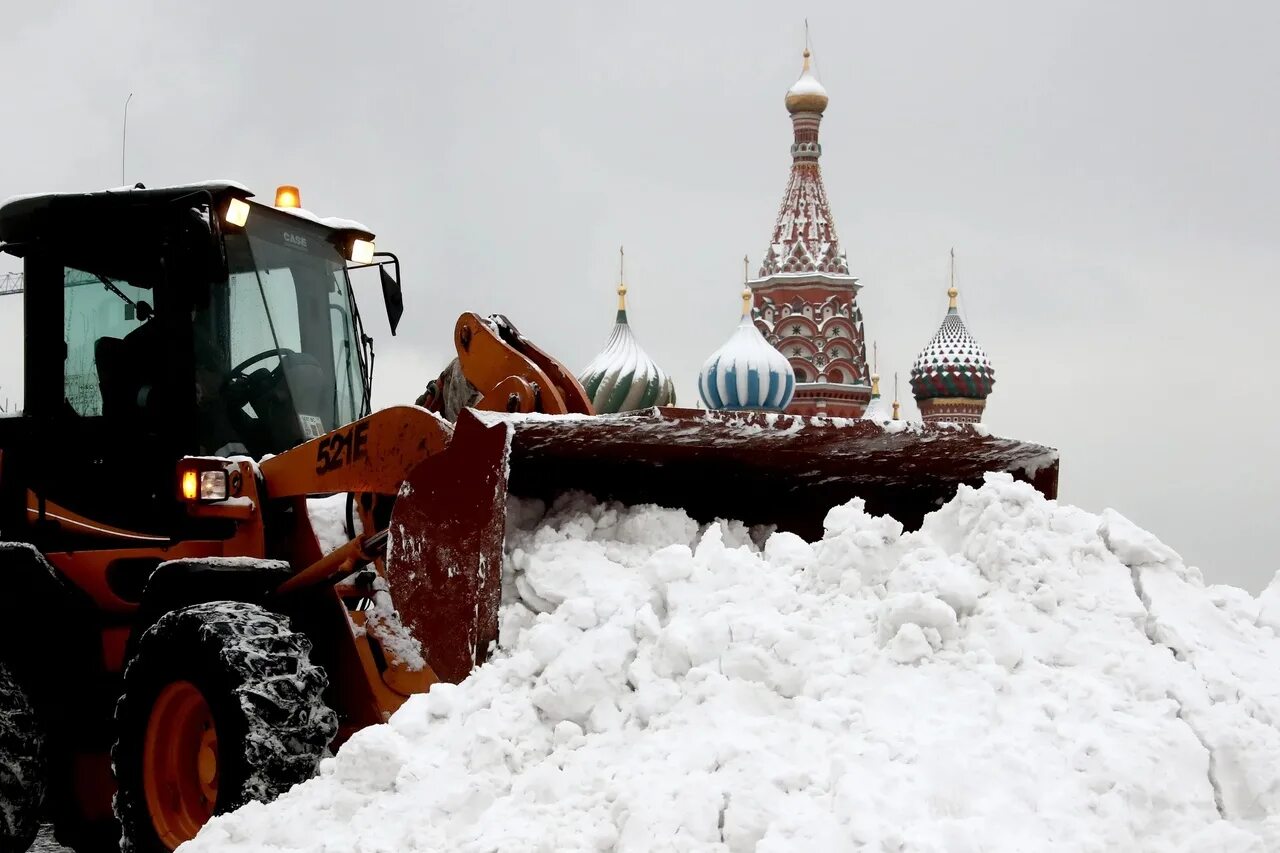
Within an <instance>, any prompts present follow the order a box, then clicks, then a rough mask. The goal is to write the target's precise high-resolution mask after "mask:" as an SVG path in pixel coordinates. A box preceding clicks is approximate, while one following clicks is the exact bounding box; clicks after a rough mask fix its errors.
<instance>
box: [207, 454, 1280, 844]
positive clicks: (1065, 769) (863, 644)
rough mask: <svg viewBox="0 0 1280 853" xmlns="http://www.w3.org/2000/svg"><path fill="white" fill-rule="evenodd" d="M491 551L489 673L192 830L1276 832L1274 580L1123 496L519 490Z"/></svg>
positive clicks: (284, 835) (865, 840) (1248, 840)
mask: <svg viewBox="0 0 1280 853" xmlns="http://www.w3.org/2000/svg"><path fill="white" fill-rule="evenodd" d="M671 543H677V544H671ZM760 543H762V547H758V545H759V544H760ZM505 571H506V573H507V577H506V578H505V581H506V583H505V588H506V598H507V600H506V601H505V603H504V607H503V610H502V638H503V639H502V647H501V649H500V651H499V653H498V654H497V655H496V656H495V658H494V659H493V660H492V661H491V662H490V663H489V664H487V665H486V666H484V667H482V668H481V669H480V670H478V671H477V672H476V673H475V674H474V675H473V676H472V677H471V678H470V679H468V680H467V681H466V682H465V683H463V684H462V685H458V686H452V685H440V686H437V687H436V688H434V689H433V690H432V691H431V692H430V693H429V694H427V695H425V696H420V697H415V698H414V699H412V700H411V701H410V702H408V703H407V704H406V705H405V707H404V708H403V709H401V711H400V712H399V713H397V714H396V715H395V716H394V717H393V718H392V720H391V722H390V723H389V724H387V725H384V726H377V727H373V728H370V729H366V730H364V731H362V732H360V733H358V734H357V735H356V736H355V737H354V738H353V739H352V740H351V741H350V742H349V743H348V744H346V745H345V746H344V747H343V749H342V750H341V751H340V752H339V754H338V755H337V756H336V758H333V759H330V760H327V761H326V762H325V763H324V765H323V767H322V773H321V776H320V777H319V778H317V779H315V780H313V781H311V782H308V783H306V784H304V785H300V786H298V787H296V788H294V789H293V790H292V791H290V792H289V793H288V794H286V795H285V796H283V797H282V798H280V800H278V801H277V802H276V803H274V804H271V805H261V804H257V803H254V804H250V805H249V806H247V807H245V808H243V809H241V810H240V811H239V812H237V813H235V814H233V815H229V816H225V817H221V818H217V819H215V820H214V821H212V822H211V823H210V824H209V825H208V826H207V827H206V828H205V830H204V831H203V832H202V833H201V835H200V836H199V837H198V838H197V839H196V840H195V841H193V842H191V843H190V845H189V846H188V847H184V848H183V850H184V851H219V853H229V851H249V850H253V851H300V850H308V851H367V852H368V853H372V851H426V850H432V851H435V850H442V851H443V850H451V851H452V850H459V851H495V850H501V851H525V850H527V851H543V850H545V851H561V850H618V851H653V850H708V851H726V850H728V851H741V850H761V851H790V850H808V851H842V850H869V851H919V853H923V852H924V851H948V852H949V853H950V851H956V853H963V851H1014V850H1036V851H1050V850H1062V851H1067V850H1069V851H1081V850H1144V851H1147V850H1153V851H1158V850H1187V851H1192V850H1194V851H1222V853H1226V851H1231V853H1249V852H1250V851H1256V852H1257V853H1263V851H1267V850H1277V849H1280V817H1273V816H1272V815H1276V814H1278V813H1280V728H1277V726H1280V677H1278V675H1277V674H1278V673H1280V639H1277V631H1278V630H1280V584H1274V583H1273V585H1272V587H1271V589H1269V590H1268V592H1267V593H1265V594H1264V595H1263V596H1262V597H1261V598H1260V599H1257V600H1255V599H1253V598H1251V597H1250V596H1248V595H1247V594H1246V593H1244V592H1242V591H1240V590H1235V589H1231V588H1225V587H1212V586H1211V587H1206V586H1205V585H1204V584H1203V582H1202V580H1201V578H1200V576H1199V573H1198V572H1197V571H1196V570H1195V569H1191V568H1188V567H1186V566H1185V565H1184V564H1183V563H1182V561H1181V560H1180V559H1179V557H1178V556H1177V555H1176V554H1175V553H1173V552H1172V551H1171V550H1170V549H1168V548H1167V547H1166V546H1164V545H1162V544H1161V543H1160V542H1159V541H1157V540H1156V539H1155V537H1153V536H1151V535H1150V534H1148V533H1146V532H1144V531H1142V530H1140V529H1138V528H1136V527H1135V526H1134V525H1132V524H1131V523H1129V522H1128V521H1126V520H1125V519H1124V518H1123V517H1121V516H1119V515H1118V514H1115V513H1112V512H1107V513H1104V514H1103V515H1102V516H1097V515H1092V514H1089V513H1086V512H1083V511H1081V510H1077V509H1074V508H1070V507H1066V506H1060V505H1058V504H1056V503H1054V502H1049V501H1045V500H1044V499H1043V498H1042V497H1041V496H1040V495H1038V494H1037V493H1036V492H1034V491H1033V490H1032V489H1031V488H1030V487H1029V486H1026V485H1024V484H1021V483H1015V482H1013V481H1012V479H1011V478H1009V477H1008V476H1007V475H990V476H989V477H988V480H987V483H986V485H985V486H983V487H982V488H981V489H969V488H963V489H961V491H960V493H959V494H958V495H957V496H956V498H955V499H954V500H952V501H951V502H950V503H949V504H947V505H946V506H945V507H943V508H942V509H940V510H939V511H938V512H936V513H934V514H932V515H931V516H930V517H929V518H928V519H927V520H926V522H925V525H924V527H923V529H922V530H920V531H919V532H917V533H912V534H905V535H904V534H903V532H902V528H901V526H900V525H899V524H898V523H897V522H895V521H893V520H892V519H889V518H878V517H871V516H869V515H867V514H866V513H865V512H864V511H863V509H862V507H861V505H860V502H857V501H854V502H851V503H850V504H847V505H845V506H841V507H837V508H835V509H833V510H832V511H831V512H830V513H829V515H828V516H827V519H826V534H825V536H824V538H823V539H822V541H820V542H815V543H807V542H804V541H802V540H801V539H799V538H797V537H795V536H792V535H790V534H786V533H775V534H773V535H767V532H766V531H761V530H747V529H745V528H743V526H742V525H740V524H736V523H721V524H718V525H714V526H710V527H707V528H705V529H700V528H699V527H698V526H697V525H696V524H694V523H693V522H692V521H690V520H689V519H688V518H687V517H686V516H685V515H684V514H683V513H681V512H678V511H670V510H661V509H656V508H653V507H643V508H632V509H623V508H620V507H616V506H603V505H595V504H593V503H591V502H589V501H587V500H585V499H581V498H574V499H570V500H567V501H564V502H562V503H561V504H558V505H557V506H555V507H554V508H552V509H551V511H550V512H548V513H547V514H546V515H545V517H544V516H543V510H542V507H540V506H535V505H530V504H515V503H513V505H512V508H511V511H510V518H509V533H508V559H507V562H506V566H505Z"/></svg>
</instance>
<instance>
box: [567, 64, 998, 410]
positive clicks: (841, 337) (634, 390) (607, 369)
mask: <svg viewBox="0 0 1280 853" xmlns="http://www.w3.org/2000/svg"><path fill="white" fill-rule="evenodd" d="M803 60H804V64H803V67H802V68H801V71H800V78H799V79H798V80H797V81H796V82H795V84H794V85H792V86H791V88H790V89H788V90H787V93H786V98H785V101H784V104H785V106H786V110H787V113H788V114H789V115H790V118H791V127H792V132H793V141H792V143H791V172H790V175H789V177H788V179H787V187H786V191H785V192H784V194H783V198H782V205H781V207H780V208H779V210H778V218H777V221H776V223H775V224H774V226H773V232H772V234H771V235H770V238H769V244H768V246H767V248H766V249H765V253H764V259H763V261H762V262H761V264H760V267H759V269H758V271H757V273H756V276H755V277H754V278H752V277H751V276H750V268H749V266H748V268H747V275H746V276H744V278H745V280H744V282H743V289H742V315H741V320H740V322H739V324H738V327H737V328H736V329H735V330H734V332H733V334H732V335H731V336H730V338H729V340H728V341H727V342H725V344H724V345H723V346H721V347H720V348H719V349H717V350H716V351H715V352H714V353H712V355H711V356H710V358H708V359H707V361H706V363H705V364H704V365H703V367H702V370H701V371H700V372H699V374H698V394H699V397H700V398H701V402H702V404H703V405H705V406H706V407H707V408H710V409H754V410H764V411H785V412H787V413H790V414H797V415H806V416H824V417H840V418H868V419H872V420H877V421H888V420H897V419H898V417H899V403H898V401H897V400H894V401H893V403H892V405H890V404H889V403H888V402H887V401H885V400H884V399H883V398H882V397H881V395H880V377H879V375H878V374H877V373H875V372H874V371H873V370H872V369H869V365H868V363H867V345H866V336H865V333H864V328H863V318H862V309H861V308H860V307H859V306H858V292H859V290H860V289H861V288H862V285H861V283H859V281H858V279H857V278H856V277H855V276H854V275H853V274H852V273H851V271H850V268H849V260H848V257H847V256H846V255H845V252H844V249H843V248H841V246H840V238H839V236H838V235H837V234H836V224H835V218H834V217H833V216H832V213H831V206H830V203H829V202H828V200H827V191H826V188H825V187H824V186H823V183H822V171H821V168H820V167H819V165H818V161H819V160H820V159H821V157H822V144H821V143H820V142H819V140H818V130H819V127H820V125H821V124H822V116H823V114H824V113H825V111H826V109H827V103H828V97H827V91H826V89H825V88H823V86H822V84H821V83H820V82H818V79H817V77H816V76H815V75H814V73H813V70H812V69H811V68H810V53H809V50H808V49H806V50H805V51H804V55H803ZM952 269H953V275H952V282H951V287H950V288H949V289H948V290H947V295H948V298H949V300H950V302H949V305H948V307H947V312H946V314H945V315H944V316H943V319H942V324H941V326H940V327H939V328H938V331H937V333H936V334H934V336H933V338H932V339H931V340H930V341H929V343H928V344H927V345H926V346H925V348H924V349H923V350H922V351H921V352H920V355H919V356H918V357H917V358H916V361H915V364H914V365H913V366H912V368H911V391H912V395H913V396H914V397H915V400H916V405H917V407H918V408H919V410H920V415H921V417H922V418H923V419H924V421H925V422H926V423H934V422H943V421H945V422H952V423H978V422H980V421H981V419H982V413H983V410H984V409H985V408H986V400H987V396H988V395H989V394H990V393H991V389H992V386H993V385H994V384H995V372H994V370H993V369H992V367H991V363H990V361H989V360H988V358H987V355H986V353H985V352H984V351H983V350H982V348H981V347H980V346H979V345H978V343H977V341H975V340H974V339H973V336H972V335H970V334H969V331H968V329H967V328H966V327H965V325H964V321H963V320H962V319H961V318H960V314H959V311H958V309H957V305H956V300H957V296H958V291H957V290H956V288H955V281H954V255H953V257H952ZM618 300H619V303H618V314H617V318H616V320H615V325H614V328H613V332H612V334H611V335H610V337H609V339H608V342H607V343H606V345H605V348H604V350H603V351H602V352H601V353H600V354H599V355H598V356H596V358H595V359H594V360H593V361H592V362H591V364H590V365H588V367H587V369H586V370H585V371H584V372H583V374H582V376H581V377H580V378H581V380H582V383H583V386H584V387H585V388H586V391H587V394H588V395H589V396H590V397H591V399H592V403H593V404H594V406H595V409H596V411H597V413H600V414H607V413H614V412H622V411H632V410H636V409H642V408H649V407H652V406H670V405H675V392H674V386H673V384H672V382H671V379H670V378H669V377H668V376H667V374H666V373H664V372H663V371H662V370H661V369H660V368H659V367H658V366H657V365H656V364H655V363H654V362H653V359H651V358H650V357H649V356H648V354H646V353H645V351H644V350H643V349H642V348H641V347H640V344H639V342H638V341H637V340H636V337H635V334H634V332H633V331H632V330H631V327H630V325H629V324H628V323H627V313H626V285H625V283H624V277H623V276H622V274H621V271H620V274H619V284H618Z"/></svg>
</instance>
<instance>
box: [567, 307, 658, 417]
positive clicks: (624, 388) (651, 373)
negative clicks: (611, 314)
mask: <svg viewBox="0 0 1280 853" xmlns="http://www.w3.org/2000/svg"><path fill="white" fill-rule="evenodd" d="M626 293H627V288H626V286H625V285H619V286H618V318H617V322H616V323H615V324H614V327H613V332H612V333H611V334H610V335H609V340H608V341H607V342H606V343H605V345H604V349H603V350H601V351H600V354H599V355H597V356H596V357H595V358H594V359H592V360H591V363H590V364H588V365H587V369H586V370H584V371H582V373H581V375H579V377H578V380H579V381H580V382H582V387H583V388H585V389H586V392H587V396H588V397H590V398H591V405H592V406H593V407H594V408H595V410H596V414H598V415H605V414H613V413H615V412H631V411H635V410H636V409H649V408H652V407H654V406H674V405H675V403H676V389H675V385H674V384H673V383H672V381H671V377H669V376H668V375H667V374H666V372H665V371H663V370H662V368H660V367H658V365H657V363H655V362H654V360H653V359H652V358H650V357H649V354H648V353H646V352H645V351H644V349H643V348H642V347H641V346H640V342H639V341H637V340H636V336H635V333H634V332H632V331H631V325H630V324H629V323H627V306H626Z"/></svg>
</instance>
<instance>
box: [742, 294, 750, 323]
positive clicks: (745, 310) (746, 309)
mask: <svg viewBox="0 0 1280 853" xmlns="http://www.w3.org/2000/svg"><path fill="white" fill-rule="evenodd" d="M750 313H751V288H749V287H744V288H742V316H744V317H745V316H747V315H748V314H750Z"/></svg>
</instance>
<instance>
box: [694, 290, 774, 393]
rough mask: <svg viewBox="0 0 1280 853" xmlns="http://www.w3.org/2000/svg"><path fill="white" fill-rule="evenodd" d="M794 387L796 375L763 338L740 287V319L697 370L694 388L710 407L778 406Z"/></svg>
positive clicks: (745, 292) (748, 297)
mask: <svg viewBox="0 0 1280 853" xmlns="http://www.w3.org/2000/svg"><path fill="white" fill-rule="evenodd" d="M795 391H796V375H795V373H794V372H793V371H792V369H791V364H790V363H789V362H788V361H787V359H786V357H785V356H783V354H782V353H780V352H778V351H777V350H776V349H774V348H773V346H772V345H771V344H770V343H769V342H768V341H766V340H765V339H764V335H762V334H760V330H759V329H758V328H756V323H755V318H754V317H752V311H751V290H750V288H746V287H744V288H743V290H742V320H741V321H740V322H739V323H738V328H737V329H736V330H734V333H733V334H732V335H731V336H730V337H729V340H728V341H726V342H725V344H724V346H722V347H720V349H718V350H716V351H715V352H714V353H712V354H711V357H710V358H709V359H707V362H706V364H704V365H703V366H702V372H701V373H699V374H698V392H699V393H700V394H701V396H702V399H703V401H704V402H706V404H707V407H708V408H710V409H769V410H775V411H778V410H782V409H785V408H786V407H787V404H788V403H790V402H791V398H792V396H793V395H794V394H795Z"/></svg>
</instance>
